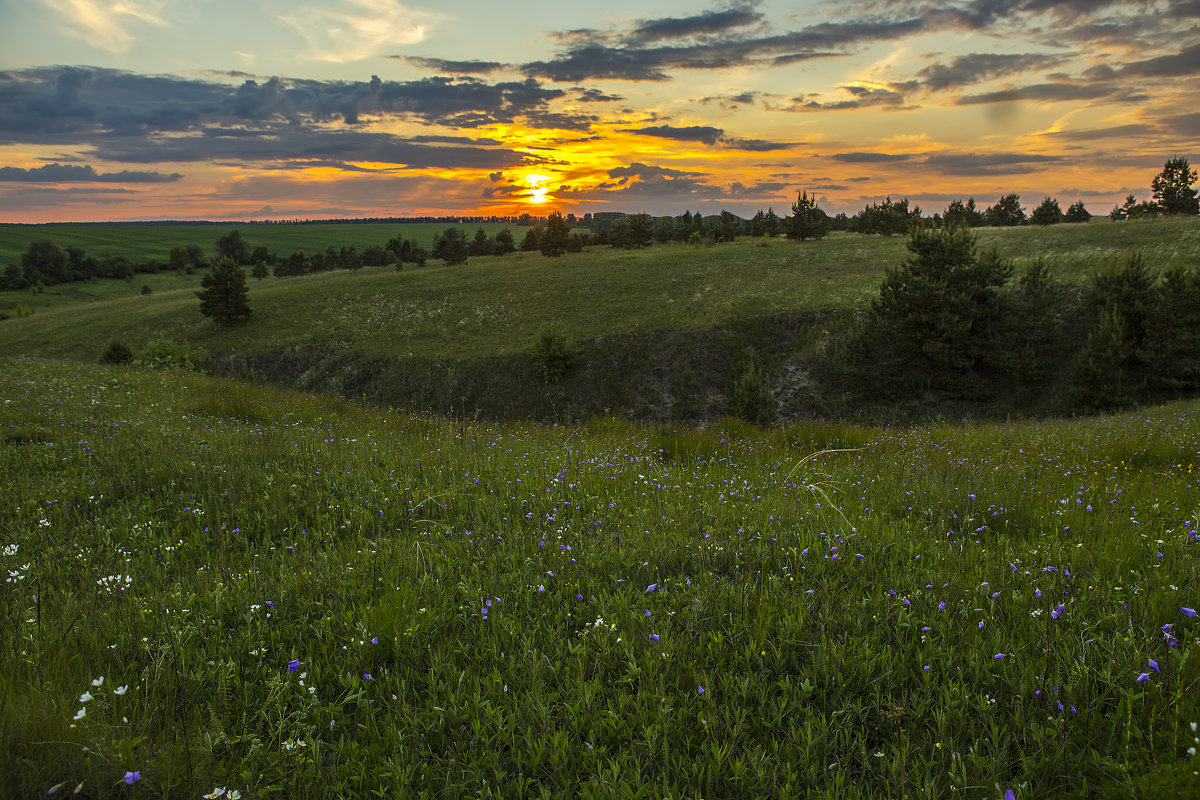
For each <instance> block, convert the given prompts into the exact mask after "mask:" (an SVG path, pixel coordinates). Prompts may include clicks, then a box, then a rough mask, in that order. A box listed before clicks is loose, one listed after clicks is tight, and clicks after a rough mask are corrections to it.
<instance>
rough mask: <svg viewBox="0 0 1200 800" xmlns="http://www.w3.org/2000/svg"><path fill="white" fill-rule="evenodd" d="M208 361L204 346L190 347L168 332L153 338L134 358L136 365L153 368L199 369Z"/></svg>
mask: <svg viewBox="0 0 1200 800" xmlns="http://www.w3.org/2000/svg"><path fill="white" fill-rule="evenodd" d="M207 361H208V353H207V352H206V351H205V349H204V348H203V347H189V346H188V345H187V344H185V343H183V342H176V341H174V340H173V339H170V338H168V337H167V335H166V334H159V335H158V336H156V337H154V338H153V339H151V340H150V341H149V342H147V343H146V346H145V347H143V348H142V349H141V350H139V351H138V353H137V355H136V356H134V358H133V363H134V365H135V366H139V367H149V368H151V369H193V370H199V369H200V368H201V367H203V366H204V364H205V363H206V362H207Z"/></svg>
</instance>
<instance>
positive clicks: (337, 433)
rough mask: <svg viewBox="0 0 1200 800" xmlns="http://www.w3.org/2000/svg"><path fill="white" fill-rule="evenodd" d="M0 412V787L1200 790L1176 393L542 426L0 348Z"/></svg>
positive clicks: (1186, 507) (310, 792)
mask: <svg viewBox="0 0 1200 800" xmlns="http://www.w3.org/2000/svg"><path fill="white" fill-rule="evenodd" d="M0 397H3V398H4V403H3V404H2V405H0V485H3V486H4V487H5V491H4V495H3V498H2V499H0V532H2V534H0V535H2V536H3V537H4V538H3V541H0V547H3V548H5V549H4V551H3V552H4V555H3V557H2V558H3V567H4V572H3V575H4V576H5V577H6V582H5V583H3V584H0V654H2V655H0V658H2V659H3V668H0V731H2V735H3V737H4V747H3V756H2V757H0V759H2V760H0V786H4V787H5V791H7V792H8V793H10V794H11V795H12V796H20V797H25V796H44V795H45V793H46V792H47V791H48V790H50V789H51V788H53V787H55V786H59V785H61V786H62V787H63V788H62V789H61V790H60V792H66V793H69V792H70V791H72V790H73V789H74V788H75V787H76V786H77V785H78V784H82V787H83V788H82V789H81V793H84V794H86V795H87V796H92V797H125V796H143V797H154V796H164V797H165V796H174V797H200V796H203V795H205V794H209V795H211V794H212V793H213V792H214V790H215V789H217V788H223V789H226V790H236V791H238V792H239V793H240V794H241V796H242V797H246V798H250V797H253V798H260V797H314V798H315V797H320V798H324V797H369V796H375V795H380V796H419V795H441V796H448V797H479V796H489V795H490V796H496V795H504V796H572V797H611V796H631V797H632V796H681V797H682V796H687V797H699V796H704V797H716V796H724V797H729V796H810V797H850V798H854V797H862V798H867V797H872V798H874V797H882V796H888V797H904V796H907V797H950V796H962V797H972V798H995V797H999V796H1001V795H1003V793H1004V791H1005V790H1012V791H1014V792H1015V794H1016V796H1017V797H1018V798H1033V797H1096V796H1109V797H1138V796H1143V797H1153V796H1163V792H1168V791H1169V792H1173V793H1175V794H1177V795H1179V796H1186V795H1185V792H1187V791H1191V790H1192V789H1193V788H1194V787H1195V786H1196V785H1197V784H1196V781H1197V778H1196V776H1195V774H1194V771H1195V770H1196V769H1197V765H1198V764H1200V762H1197V761H1196V760H1195V759H1192V758H1190V757H1189V756H1188V754H1187V750H1188V748H1189V747H1191V746H1193V743H1192V738H1193V736H1194V734H1193V733H1192V732H1191V730H1190V728H1189V723H1191V722H1194V721H1200V692H1197V685H1196V684H1197V680H1198V678H1200V674H1198V666H1197V665H1198V663H1200V659H1198V658H1197V650H1200V627H1198V623H1200V620H1197V619H1195V618H1193V616H1192V615H1191V614H1192V613H1194V612H1191V611H1190V610H1191V609H1195V608H1196V606H1197V605H1200V602H1198V601H1200V582H1198V578H1200V572H1198V570H1197V566H1196V550H1197V546H1198V545H1197V535H1196V528H1197V526H1198V525H1200V505H1198V501H1197V498H1198V497H1200V491H1198V489H1200V472H1198V468H1200V414H1198V413H1197V412H1198V411H1200V407H1197V406H1196V405H1195V404H1178V405H1173V406H1166V407H1162V408H1157V409H1149V410H1143V411H1141V412H1139V413H1137V414H1130V415H1124V416H1120V417H1102V418H1094V419H1089V420H1079V421H1076V422H1061V423H1026V424H1020V425H977V426H972V427H926V428H917V429H909V430H900V429H884V428H864V427H853V426H840V425H826V424H819V423H807V424H806V425H804V426H802V427H795V428H783V429H780V430H775V431H771V432H759V431H756V430H755V429H753V428H751V427H749V426H747V425H744V424H741V423H735V422H729V423H724V424H721V425H717V426H714V427H712V428H710V429H708V430H706V431H679V430H660V429H642V428H638V427H634V426H630V425H628V424H626V423H622V422H619V421H615V420H611V419H597V420H593V421H592V422H590V423H588V424H587V425H584V426H581V427H577V428H549V427H540V426H521V425H485V424H477V423H471V422H463V421H460V422H449V421H443V420H439V419H436V418H432V417H419V416H418V417H414V416H406V415H400V414H396V413H394V412H391V411H388V410H386V409H378V408H376V409H371V408H364V407H360V406H357V405H353V404H349V403H346V402H342V401H335V400H331V399H324V398H319V397H316V398H314V397H305V396H301V395H296V394H290V393H285V392H279V391H271V390H267V389H264V388H258V387H250V386H245V385H241V384H236V383H231V382H226V381H215V380H211V379H206V378H203V377H200V376H196V375H189V374H171V373H149V372H139V371H136V370H130V369H110V368H103V367H90V366H79V365H70V366H68V365H65V364H55V363H51V362H41V361H33V360H14V359H8V360H4V361H0ZM849 449H852V452H836V453H835V452H827V453H824V454H821V455H819V456H817V457H811V456H812V455H813V454H814V453H816V452H817V451H820V450H849ZM813 487H820V489H821V491H816V490H815V489H814V488H813ZM127 775H128V776H129V777H128V778H126V776H127ZM135 775H136V779H135V777H134V776H135ZM126 779H128V780H131V781H133V782H132V783H130V784H126V783H125V780H126Z"/></svg>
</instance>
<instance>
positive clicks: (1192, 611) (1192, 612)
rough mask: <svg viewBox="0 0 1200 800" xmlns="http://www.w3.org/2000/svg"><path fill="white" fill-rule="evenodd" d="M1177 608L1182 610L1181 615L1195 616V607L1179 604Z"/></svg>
mask: <svg viewBox="0 0 1200 800" xmlns="http://www.w3.org/2000/svg"><path fill="white" fill-rule="evenodd" d="M1179 610H1180V611H1182V612H1183V615H1184V616H1185V617H1194V616H1196V609H1194V608H1188V607H1187V606H1180V607H1179Z"/></svg>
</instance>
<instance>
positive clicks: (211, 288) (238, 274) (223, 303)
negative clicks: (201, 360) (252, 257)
mask: <svg viewBox="0 0 1200 800" xmlns="http://www.w3.org/2000/svg"><path fill="white" fill-rule="evenodd" d="M200 286H201V287H202V290H201V291H199V292H196V296H197V297H199V298H200V313H201V314H203V315H204V316H206V317H211V318H212V320H213V322H216V323H217V324H218V325H221V326H226V325H232V324H233V323H235V322H238V321H239V320H243V319H246V318H247V317H249V316H250V303H248V302H247V300H246V295H247V294H249V292H250V288H249V287H248V286H247V285H246V272H245V270H243V269H242V268H241V267H240V266H239V265H238V264H237V263H236V262H235V261H234V260H233V259H231V258H222V259H219V260H218V261H217V263H215V264H213V268H212V272H209V273H206V274H205V275H204V277H203V278H201V279H200Z"/></svg>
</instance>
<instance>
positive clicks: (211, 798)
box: [204, 786, 225, 800]
mask: <svg viewBox="0 0 1200 800" xmlns="http://www.w3.org/2000/svg"><path fill="white" fill-rule="evenodd" d="M224 796H225V787H224V786H218V787H217V788H216V789H213V790H212V791H211V792H209V793H208V794H206V795H204V800H217V798H218V797H224Z"/></svg>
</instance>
